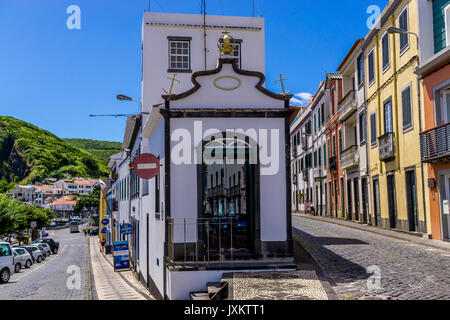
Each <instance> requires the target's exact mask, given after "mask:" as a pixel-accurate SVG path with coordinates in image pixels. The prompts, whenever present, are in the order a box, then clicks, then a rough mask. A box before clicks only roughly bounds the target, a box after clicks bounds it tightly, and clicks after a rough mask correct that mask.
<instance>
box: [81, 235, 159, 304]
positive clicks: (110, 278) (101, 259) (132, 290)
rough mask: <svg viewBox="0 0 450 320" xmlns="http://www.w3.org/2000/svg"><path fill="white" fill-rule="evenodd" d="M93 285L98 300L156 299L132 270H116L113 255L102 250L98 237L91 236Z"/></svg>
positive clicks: (90, 249)
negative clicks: (105, 253) (135, 276)
mask: <svg viewBox="0 0 450 320" xmlns="http://www.w3.org/2000/svg"><path fill="white" fill-rule="evenodd" d="M89 251H90V258H91V273H92V279H91V283H92V287H93V291H94V298H95V299H98V300H154V298H153V297H152V296H150V295H149V294H148V291H147V289H146V288H145V287H144V286H143V285H142V284H141V283H140V282H138V281H137V280H136V279H135V278H134V276H133V274H132V272H131V271H117V272H114V268H113V258H112V255H104V254H103V253H101V252H100V245H99V243H98V238H97V237H90V238H89Z"/></svg>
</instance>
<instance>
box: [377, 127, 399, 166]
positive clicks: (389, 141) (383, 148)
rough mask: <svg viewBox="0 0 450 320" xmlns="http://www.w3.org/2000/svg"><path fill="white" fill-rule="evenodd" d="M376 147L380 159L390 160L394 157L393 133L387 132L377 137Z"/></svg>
mask: <svg viewBox="0 0 450 320" xmlns="http://www.w3.org/2000/svg"><path fill="white" fill-rule="evenodd" d="M378 149H379V153H380V160H381V161H384V162H390V161H392V160H394V159H395V134H394V133H393V132H388V133H386V134H385V135H382V136H381V137H378Z"/></svg>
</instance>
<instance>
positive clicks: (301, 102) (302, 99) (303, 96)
mask: <svg viewBox="0 0 450 320" xmlns="http://www.w3.org/2000/svg"><path fill="white" fill-rule="evenodd" d="M312 96H313V95H312V94H311V93H308V92H299V93H296V94H294V98H292V99H291V103H292V104H293V105H297V106H300V107H306V105H307V104H308V100H309V98H311V97H312Z"/></svg>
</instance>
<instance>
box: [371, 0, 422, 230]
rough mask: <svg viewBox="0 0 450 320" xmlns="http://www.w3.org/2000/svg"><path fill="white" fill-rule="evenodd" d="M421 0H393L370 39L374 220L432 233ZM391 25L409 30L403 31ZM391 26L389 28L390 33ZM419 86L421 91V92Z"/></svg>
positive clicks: (375, 222) (386, 224) (378, 224)
mask: <svg viewBox="0 0 450 320" xmlns="http://www.w3.org/2000/svg"><path fill="white" fill-rule="evenodd" d="M418 1H420V0H409V1H408V0H403V1H397V0H391V1H390V2H389V4H388V5H387V7H386V8H385V9H384V11H383V13H382V15H381V17H380V19H379V24H378V27H379V28H377V27H374V28H372V29H371V31H370V32H369V33H368V35H367V36H366V38H365V41H364V45H363V50H364V69H365V71H366V72H365V76H364V77H365V82H364V86H365V92H366V108H367V109H366V110H367V122H368V126H367V128H368V141H367V143H368V146H367V147H368V154H369V166H370V179H371V195H372V197H371V199H372V201H371V206H372V223H373V224H374V225H377V226H380V227H383V228H392V229H398V230H403V231H411V232H419V233H430V232H429V230H428V227H427V220H429V219H427V217H426V212H427V211H428V210H426V207H427V203H426V201H427V200H426V198H427V197H426V196H424V193H425V192H428V190H427V188H426V186H425V185H424V184H425V182H426V181H427V177H426V176H425V175H426V170H423V167H422V163H421V157H420V137H419V133H420V132H421V131H422V130H423V128H424V127H423V123H424V115H423V114H422V113H423V112H421V109H420V108H421V105H420V104H421V103H420V100H421V92H420V88H421V86H420V84H419V83H418V80H417V76H416V75H415V74H414V72H413V71H414V69H415V68H416V67H417V66H418V65H419V50H418V43H417V42H418V37H416V36H415V35H414V34H413V33H415V34H418ZM389 27H395V28H399V29H402V30H407V31H408V32H410V33H408V34H406V33H399V31H398V30H397V31H396V30H395V29H394V30H393V29H392V28H391V29H389ZM388 29H389V32H388ZM418 90H419V91H418Z"/></svg>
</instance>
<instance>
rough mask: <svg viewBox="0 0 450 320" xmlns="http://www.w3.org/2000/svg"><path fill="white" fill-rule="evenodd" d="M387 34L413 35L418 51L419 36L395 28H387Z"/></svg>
mask: <svg viewBox="0 0 450 320" xmlns="http://www.w3.org/2000/svg"><path fill="white" fill-rule="evenodd" d="M387 32H388V33H389V34H412V35H415V36H416V38H417V49H419V35H418V34H417V33H415V32H411V31H406V30H403V29H400V28H397V27H392V26H391V27H388V28H387Z"/></svg>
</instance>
